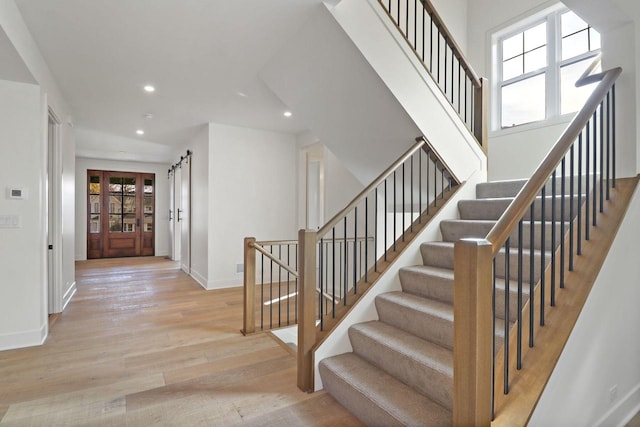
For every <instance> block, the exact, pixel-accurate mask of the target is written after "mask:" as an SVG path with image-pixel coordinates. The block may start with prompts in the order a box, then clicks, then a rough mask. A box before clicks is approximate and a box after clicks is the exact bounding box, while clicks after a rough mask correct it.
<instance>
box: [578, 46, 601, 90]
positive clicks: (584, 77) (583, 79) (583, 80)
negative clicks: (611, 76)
mask: <svg viewBox="0 0 640 427" xmlns="http://www.w3.org/2000/svg"><path fill="white" fill-rule="evenodd" d="M601 63H602V53H599V54H597V55H596V57H595V58H594V59H593V61H592V62H591V65H589V66H588V67H587V69H586V70H584V73H582V74H581V75H580V77H579V78H578V80H577V81H576V87H582V86H586V85H588V84H590V83H594V82H599V81H600V80H602V77H601V76H602V74H603V73H598V74H593V75H592V74H591V73H593V70H595V69H596V68H597V67H598V65H600V64H601Z"/></svg>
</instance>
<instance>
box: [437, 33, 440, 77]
mask: <svg viewBox="0 0 640 427" xmlns="http://www.w3.org/2000/svg"><path fill="white" fill-rule="evenodd" d="M436 29H437V31H438V63H437V67H438V71H437V81H438V84H440V28H439V27H437V26H436Z"/></svg>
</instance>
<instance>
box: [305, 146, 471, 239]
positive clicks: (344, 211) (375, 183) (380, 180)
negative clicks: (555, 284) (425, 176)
mask: <svg viewBox="0 0 640 427" xmlns="http://www.w3.org/2000/svg"><path fill="white" fill-rule="evenodd" d="M424 147H429V149H430V150H431V152H432V153H434V154H435V153H436V151H435V150H434V149H433V147H432V146H431V143H430V142H429V140H428V139H427V138H426V137H424V136H421V137H418V138H416V143H415V144H414V145H413V146H412V147H411V148H410V149H409V150H407V151H406V152H405V153H404V154H403V155H402V156H400V157H399V158H398V160H396V161H395V162H393V163H392V164H391V166H389V167H388V168H387V169H385V170H384V172H382V173H381V174H380V175H379V176H378V177H377V178H376V179H375V180H374V181H373V182H372V183H371V184H369V185H368V186H367V187H366V188H365V189H364V190H362V191H361V192H360V193H358V195H357V196H356V197H355V198H354V199H353V200H352V201H351V203H349V204H348V205H347V206H346V207H345V208H344V209H342V210H341V211H340V212H338V213H337V214H336V215H334V216H333V218H331V219H330V220H329V221H328V222H327V223H326V224H325V225H323V226H322V228H321V229H320V230H318V231H317V232H316V236H317V238H318V239H319V238H320V237H321V236H324V235H325V234H327V233H328V232H329V231H330V230H331V229H332V228H333V227H335V226H336V224H338V223H339V222H340V221H342V219H343V218H344V217H345V216H346V215H347V214H348V213H349V212H351V211H352V210H353V208H355V207H356V206H358V204H359V203H360V202H362V201H363V200H364V199H365V198H366V197H367V196H368V195H369V193H371V192H372V191H373V190H374V189H375V188H376V187H377V186H378V185H380V184H382V183H383V182H384V180H385V179H387V178H388V177H389V176H391V174H392V173H393V171H394V170H396V169H397V168H398V167H400V165H402V163H404V162H405V161H406V160H407V159H409V158H410V157H411V156H413V155H414V154H415V153H416V152H417V151H418V150H420V149H422V148H424ZM435 155H436V156H437V158H438V161H439V162H441V163H442V165H444V166H446V163H444V161H442V158H441V157H440V156H438V155H437V154H435ZM446 169H447V171H448V173H449V175H450V176H451V178H453V180H454V181H456V182H458V183H459V182H460V181H459V180H458V179H457V178H456V176H455V175H454V174H453V172H451V169H449V168H448V167H447V168H446Z"/></svg>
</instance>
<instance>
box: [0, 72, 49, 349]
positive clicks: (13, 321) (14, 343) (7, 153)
mask: <svg viewBox="0 0 640 427" xmlns="http://www.w3.org/2000/svg"><path fill="white" fill-rule="evenodd" d="M41 124H42V105H41V93H40V88H39V87H38V86H36V85H31V84H25V83H15V82H8V81H5V80H0V141H1V142H0V147H2V155H1V156H0V187H1V188H0V191H1V193H0V215H12V216H19V218H20V227H19V228H16V229H2V228H0V242H2V243H1V244H0V271H1V272H2V274H1V277H0V283H1V285H0V350H5V349H10V348H18V347H26V346H32V345H38V344H41V343H42V342H43V341H44V339H45V338H46V336H47V289H46V286H47V281H46V271H47V264H46V259H47V258H46V256H45V254H46V247H45V243H46V234H45V230H46V214H45V212H46V193H45V186H44V183H45V178H46V177H45V175H46V172H45V171H46V168H45V164H46V148H45V147H46V146H45V145H44V138H43V128H42V126H41ZM8 187H17V188H23V189H24V190H25V192H26V197H25V198H24V199H23V200H10V199H9V197H8V196H7V188H8Z"/></svg>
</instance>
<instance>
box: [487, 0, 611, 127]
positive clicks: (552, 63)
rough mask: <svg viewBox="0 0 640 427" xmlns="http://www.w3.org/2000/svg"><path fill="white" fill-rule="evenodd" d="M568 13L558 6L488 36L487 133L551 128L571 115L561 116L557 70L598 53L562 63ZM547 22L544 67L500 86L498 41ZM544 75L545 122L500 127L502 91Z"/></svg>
mask: <svg viewBox="0 0 640 427" xmlns="http://www.w3.org/2000/svg"><path fill="white" fill-rule="evenodd" d="M567 11H569V9H568V8H567V7H566V6H565V5H563V4H562V3H557V4H556V5H554V6H551V7H545V8H544V9H542V10H539V11H537V12H534V13H532V14H531V15H530V16H529V17H527V18H524V19H517V21H515V22H512V23H510V24H507V26H506V27H504V28H502V29H498V30H496V31H495V32H494V33H493V34H491V46H492V49H491V52H490V55H491V61H490V63H491V65H492V67H491V71H492V81H493V85H492V99H493V100H494V102H492V106H491V117H492V120H491V127H490V129H491V133H493V134H496V133H499V134H504V133H509V132H514V131H515V132H517V131H522V130H529V129H532V128H537V127H544V126H551V125H554V124H557V123H562V122H568V121H570V120H571V118H572V117H573V116H574V114H575V112H574V113H567V114H561V102H562V100H561V87H560V84H561V80H560V79H561V73H560V71H561V69H562V67H563V66H566V65H571V64H574V63H576V62H580V61H583V60H585V59H588V58H595V57H596V56H597V55H598V54H599V53H600V51H601V49H598V50H593V51H589V52H585V53H583V54H581V55H579V56H576V57H573V58H570V59H566V60H564V61H563V60H562V46H561V45H562V19H561V17H562V14H563V13H565V12H567ZM545 21H546V22H547V44H546V47H547V66H546V67H544V68H541V69H538V70H535V71H531V72H528V73H525V74H522V75H519V76H517V77H513V78H511V79H508V80H506V81H504V82H503V80H502V41H503V40H506V39H508V38H509V37H512V36H514V35H516V34H518V33H521V32H523V31H526V30H528V29H530V28H533V27H535V26H537V25H539V24H541V23H542V22H545ZM543 73H546V84H545V119H543V120H538V121H533V122H527V123H521V124H518V125H515V126H506V127H502V87H503V86H506V85H509V84H513V83H517V82H519V81H523V80H526V79H528V78H531V77H535V76H537V75H540V74H543Z"/></svg>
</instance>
